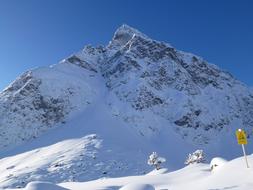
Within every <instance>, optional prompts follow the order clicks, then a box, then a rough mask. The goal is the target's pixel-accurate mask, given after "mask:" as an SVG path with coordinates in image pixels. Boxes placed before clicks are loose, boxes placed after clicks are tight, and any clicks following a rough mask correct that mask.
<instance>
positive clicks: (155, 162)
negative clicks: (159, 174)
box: [148, 152, 166, 170]
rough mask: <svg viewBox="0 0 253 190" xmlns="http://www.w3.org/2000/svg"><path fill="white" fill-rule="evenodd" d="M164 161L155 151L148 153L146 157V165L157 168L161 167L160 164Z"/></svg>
mask: <svg viewBox="0 0 253 190" xmlns="http://www.w3.org/2000/svg"><path fill="white" fill-rule="evenodd" d="M165 161H166V159H165V158H163V157H159V156H158V154H157V153H156V152H153V153H152V154H150V156H149V159H148V165H150V166H154V167H155V168H156V169H157V170H159V169H161V164H162V163H164V162H165Z"/></svg>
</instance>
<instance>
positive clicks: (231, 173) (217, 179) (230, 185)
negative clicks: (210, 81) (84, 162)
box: [60, 155, 253, 190]
mask: <svg viewBox="0 0 253 190" xmlns="http://www.w3.org/2000/svg"><path fill="white" fill-rule="evenodd" d="M249 161H250V165H251V166H253V156H252V155H251V156H250V157H249ZM161 172H163V170H162V171H161ZM252 178H253V169H252V168H246V166H245V161H244V158H243V157H241V158H237V159H235V160H232V161H230V162H228V163H226V164H225V165H223V166H221V168H220V169H219V170H218V171H211V170H210V166H209V165H207V164H193V165H190V166H187V167H185V168H183V169H181V170H178V171H175V172H169V173H168V172H166V173H159V171H158V172H157V171H154V172H151V173H149V174H147V175H143V176H130V177H124V178H115V179H114V178H112V179H99V180H96V181H90V182H85V183H63V184H60V186H63V187H65V188H68V189H72V190H81V189H89V190H98V189H113V187H114V189H119V188H120V187H122V186H125V187H123V188H122V190H123V189H124V190H142V188H141V185H140V184H142V186H143V185H145V184H146V185H147V184H148V185H151V186H152V187H154V189H160V190H162V189H164V190H183V189H194V190H214V189H215V190H224V189H232V190H251V189H253V182H252ZM130 184H131V186H130ZM127 187H128V188H127ZM130 187H131V188H130ZM147 189H149V188H147ZM150 189H151V188H150ZM143 190H144V189H143ZM145 190H146V189H145Z"/></svg>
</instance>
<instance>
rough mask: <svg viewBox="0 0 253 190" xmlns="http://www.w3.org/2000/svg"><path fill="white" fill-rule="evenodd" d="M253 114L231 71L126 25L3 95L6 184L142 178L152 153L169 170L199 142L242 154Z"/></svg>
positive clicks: (217, 151) (1, 181) (0, 122)
mask: <svg viewBox="0 0 253 190" xmlns="http://www.w3.org/2000/svg"><path fill="white" fill-rule="evenodd" d="M252 114H253V94H252V90H250V89H249V88H248V87H247V86H245V85H244V84H242V83H241V82H240V81H238V80H236V79H235V78H234V77H233V76H231V75H230V74H229V73H228V72H225V71H223V70H221V69H220V68H218V67H217V66H215V65H212V64H209V63H207V62H206V61H205V60H204V59H202V58H200V57H198V56H196V55H193V54H189V53H185V52H182V51H178V50H176V49H175V48H174V47H172V46H171V45H169V44H167V43H163V42H158V41H155V40H152V39H151V38H149V37H147V36H146V35H145V34H142V33H141V32H139V31H137V30H136V29H133V28H131V27H129V26H127V25H123V26H121V27H120V28H119V29H117V31H116V32H115V34H114V36H113V39H112V40H111V42H110V43H109V44H108V45H107V46H105V47H103V46H99V47H91V46H86V47H85V48H84V49H83V50H81V51H79V52H77V53H75V54H73V55H71V56H70V57H68V58H66V59H64V60H62V61H61V62H60V63H58V64H56V65H52V66H49V67H45V68H38V69H34V70H31V71H28V72H26V73H24V74H23V75H21V76H20V77H19V78H18V79H16V80H15V81H14V82H13V83H12V84H11V85H10V86H9V87H7V88H6V89H5V90H4V91H3V92H1V93H0V148H1V150H2V152H1V154H0V157H1V158H2V159H1V160H0V187H13V188H14V187H17V186H20V187H24V186H25V185H26V184H27V183H28V182H30V181H34V180H46V181H51V182H54V183H60V182H63V181H71V180H72V181H84V180H91V179H96V178H99V177H106V176H113V177H116V176H125V175H135V174H142V173H145V172H147V171H148V170H149V169H150V168H149V166H148V165H147V164H146V161H147V160H146V159H147V157H148V155H149V154H150V153H151V152H152V151H157V152H158V153H159V154H161V156H163V157H165V158H166V159H167V160H168V162H167V163H166V167H168V168H169V169H177V168H180V167H182V166H183V163H184V160H185V158H186V157H187V155H188V153H189V152H192V151H194V150H195V149H197V148H202V149H204V151H205V152H206V154H207V158H211V157H213V156H222V157H225V158H227V159H231V158H235V157H236V156H238V154H239V153H240V152H241V150H240V147H239V146H238V145H237V144H236V141H235V136H234V131H235V129H236V128H239V127H240V128H244V129H245V130H246V131H247V133H248V137H249V142H251V140H252V137H251V136H252V134H253V130H252V129H253V118H252ZM247 148H248V150H249V152H252V150H253V149H252V148H253V146H252V143H249V146H248V147H247ZM44 155H45V156H44Z"/></svg>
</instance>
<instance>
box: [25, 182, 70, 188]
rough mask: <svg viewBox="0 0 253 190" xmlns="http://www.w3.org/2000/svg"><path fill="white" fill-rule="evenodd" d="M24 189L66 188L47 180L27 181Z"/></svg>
mask: <svg viewBox="0 0 253 190" xmlns="http://www.w3.org/2000/svg"><path fill="white" fill-rule="evenodd" d="M25 190H67V189H65V188H63V187H60V186H58V185H54V184H52V183H49V182H41V181H35V182H31V183H28V184H27V186H26V188H25Z"/></svg>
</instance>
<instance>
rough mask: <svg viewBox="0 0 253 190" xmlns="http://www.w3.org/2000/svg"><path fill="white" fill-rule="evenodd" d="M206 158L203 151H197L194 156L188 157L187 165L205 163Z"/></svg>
mask: <svg viewBox="0 0 253 190" xmlns="http://www.w3.org/2000/svg"><path fill="white" fill-rule="evenodd" d="M204 162H205V156H204V152H203V150H196V151H195V152H193V153H192V154H189V155H188V158H187V159H186V161H185V164H186V165H189V164H193V163H204Z"/></svg>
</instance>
